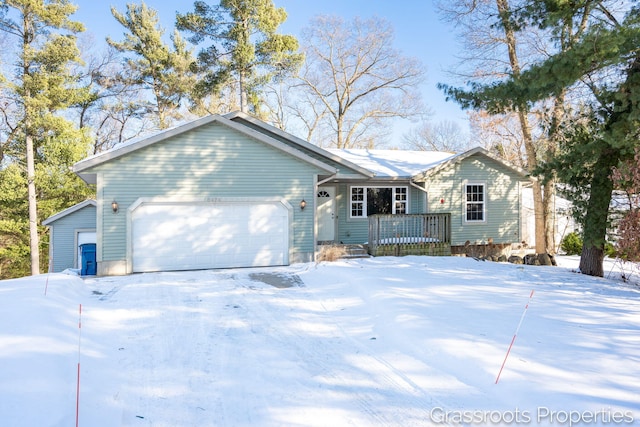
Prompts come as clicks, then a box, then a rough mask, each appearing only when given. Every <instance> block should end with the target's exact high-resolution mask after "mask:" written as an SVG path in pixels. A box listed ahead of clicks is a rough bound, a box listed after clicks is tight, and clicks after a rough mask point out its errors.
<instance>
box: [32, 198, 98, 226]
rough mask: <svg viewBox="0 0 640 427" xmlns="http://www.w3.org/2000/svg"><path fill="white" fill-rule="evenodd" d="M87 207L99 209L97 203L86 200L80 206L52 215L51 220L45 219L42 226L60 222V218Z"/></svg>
mask: <svg viewBox="0 0 640 427" xmlns="http://www.w3.org/2000/svg"><path fill="white" fill-rule="evenodd" d="M87 206H93V207H97V203H96V201H95V200H93V199H89V200H85V201H84V202H80V203H78V204H75V205H73V206H71V207H69V208H67V209H65V210H63V211H60V212H58V213H57V214H54V215H51V216H50V217H49V218H47V219H45V220H44V221H42V225H50V224H51V223H52V222H54V221H57V220H59V219H60V218H63V217H65V216H67V215H70V214H72V213H74V212H77V211H79V210H80V209H82V208H84V207H87Z"/></svg>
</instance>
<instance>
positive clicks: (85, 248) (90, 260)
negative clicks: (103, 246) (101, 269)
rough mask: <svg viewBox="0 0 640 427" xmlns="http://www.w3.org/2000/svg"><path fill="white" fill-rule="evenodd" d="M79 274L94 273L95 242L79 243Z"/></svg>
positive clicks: (93, 274)
mask: <svg viewBox="0 0 640 427" xmlns="http://www.w3.org/2000/svg"><path fill="white" fill-rule="evenodd" d="M80 258H81V261H80V275H81V276H95V275H96V244H95V243H85V244H84V245H80Z"/></svg>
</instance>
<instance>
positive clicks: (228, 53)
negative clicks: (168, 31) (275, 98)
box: [176, 0, 303, 113]
mask: <svg viewBox="0 0 640 427" xmlns="http://www.w3.org/2000/svg"><path fill="white" fill-rule="evenodd" d="M286 19H287V13H286V12H285V10H284V9H283V8H276V7H275V6H274V4H273V2H272V1H271V0H221V1H220V4H219V5H216V6H210V5H208V4H207V3H206V2H204V1H196V2H194V11H193V12H189V13H186V14H180V13H178V14H177V17H176V27H177V28H178V29H179V30H180V31H186V32H187V33H189V34H191V36H190V37H188V40H189V41H190V42H192V43H194V44H196V45H197V44H201V43H203V42H204V41H205V40H207V39H209V41H210V42H211V44H210V45H209V46H207V47H205V48H203V49H202V50H201V51H200V53H199V54H198V65H199V69H200V71H203V72H204V73H205V75H204V77H203V79H202V80H201V81H200V82H199V84H198V85H197V89H198V92H199V94H198V96H197V98H200V99H202V98H205V97H207V96H210V95H211V94H212V93H213V94H217V93H220V92H221V91H222V89H223V88H224V87H226V86H228V85H230V84H232V82H234V81H235V82H236V83H237V87H238V94H239V97H240V110H241V111H243V112H248V111H249V110H250V108H251V109H252V110H253V111H254V113H257V112H258V109H259V103H260V90H261V88H262V87H263V86H264V85H265V84H266V83H268V82H270V81H272V80H273V78H274V76H276V75H278V74H282V73H283V72H294V71H295V70H296V69H297V68H298V67H299V65H300V63H301V62H302V60H303V56H302V55H301V54H299V53H297V50H298V41H297V39H296V38H295V37H293V36H290V35H283V34H278V33H277V30H278V27H279V26H280V25H281V24H282V23H283V22H284V21H285V20H286Z"/></svg>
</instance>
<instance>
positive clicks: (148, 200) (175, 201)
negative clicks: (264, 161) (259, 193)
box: [126, 197, 293, 274]
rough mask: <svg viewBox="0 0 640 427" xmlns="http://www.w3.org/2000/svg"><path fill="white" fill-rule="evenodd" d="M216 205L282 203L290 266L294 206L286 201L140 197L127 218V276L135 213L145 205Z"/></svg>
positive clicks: (248, 198) (128, 211) (276, 198)
mask: <svg viewBox="0 0 640 427" xmlns="http://www.w3.org/2000/svg"><path fill="white" fill-rule="evenodd" d="M215 203H225V204H230V203H274V204H275V203H280V204H282V205H283V206H284V207H285V208H286V209H287V213H288V218H287V222H288V226H289V230H288V233H287V234H288V236H287V237H288V240H289V242H288V243H289V247H288V251H287V253H285V254H284V255H285V259H284V263H285V265H289V260H290V259H291V251H292V250H293V206H292V205H291V204H290V203H289V202H288V201H287V200H285V199H283V198H278V197H204V198H193V197H140V198H138V199H137V200H136V201H135V202H133V203H132V204H131V205H129V207H128V208H127V213H126V215H127V218H126V274H131V273H133V213H134V211H135V210H136V209H138V208H139V207H141V206H143V205H203V206H204V205H213V204H215Z"/></svg>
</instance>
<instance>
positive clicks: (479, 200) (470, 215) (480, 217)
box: [464, 182, 486, 222]
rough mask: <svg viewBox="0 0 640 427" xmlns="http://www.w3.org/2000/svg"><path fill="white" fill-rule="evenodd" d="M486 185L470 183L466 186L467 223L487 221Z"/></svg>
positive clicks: (465, 207)
mask: <svg viewBox="0 0 640 427" xmlns="http://www.w3.org/2000/svg"><path fill="white" fill-rule="evenodd" d="M485 190H486V185H485V184H484V183H482V182H468V183H466V184H465V185H464V192H465V206H464V210H465V212H464V214H465V221H466V222H485V221H486V193H485Z"/></svg>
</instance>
